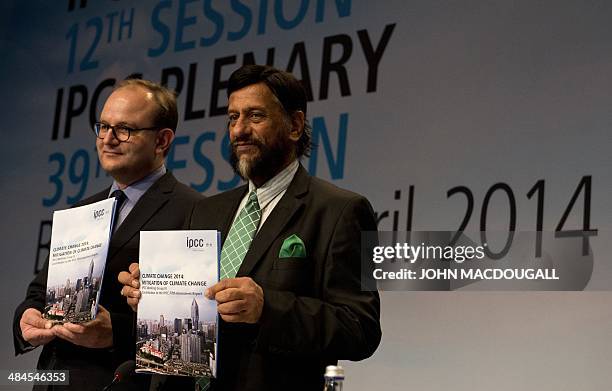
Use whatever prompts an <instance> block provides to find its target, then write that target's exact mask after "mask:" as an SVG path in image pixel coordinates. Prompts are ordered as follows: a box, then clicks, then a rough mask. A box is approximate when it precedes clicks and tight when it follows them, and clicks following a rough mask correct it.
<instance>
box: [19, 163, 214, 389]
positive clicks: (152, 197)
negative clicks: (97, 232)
mask: <svg viewBox="0 0 612 391" xmlns="http://www.w3.org/2000/svg"><path fill="white" fill-rule="evenodd" d="M108 192H109V189H106V190H104V191H102V192H100V193H98V194H96V195H94V196H92V197H90V198H87V199H85V200H83V201H81V202H79V203H78V204H77V205H76V206H79V205H86V204H90V203H93V202H97V201H100V200H103V199H105V198H107V197H108ZM201 199H203V197H202V195H200V194H199V193H197V192H196V191H194V190H193V189H191V188H189V187H187V186H185V185H183V184H182V183H179V182H178V181H177V180H176V179H175V178H174V176H173V175H172V174H171V173H170V172H167V173H166V174H165V175H163V176H162V177H161V178H159V179H158V180H157V181H156V182H155V183H154V184H153V185H152V186H151V187H150V188H149V189H148V190H147V192H146V193H145V194H143V195H142V197H141V198H140V199H139V200H138V202H137V203H136V205H135V206H134V208H133V209H132V210H131V212H130V214H129V215H128V216H127V217H126V218H125V220H124V221H123V223H122V224H121V225H120V226H119V227H118V228H117V230H116V231H115V233H114V234H113V236H112V238H111V241H110V245H109V250H108V258H107V261H106V269H105V271H104V277H103V283H102V290H101V294H100V305H102V306H103V307H104V308H106V309H107V310H108V311H109V312H110V316H111V322H112V327H113V348H112V349H89V348H83V347H80V346H76V345H74V344H71V343H69V342H67V341H64V340H61V339H59V338H56V339H54V340H53V341H52V342H50V343H49V344H47V345H45V346H44V347H43V351H42V352H41V355H40V357H39V360H38V368H39V369H58V370H59V369H64V370H65V369H68V370H70V384H71V387H70V389H74V390H100V389H102V388H103V387H104V386H105V385H107V384H108V383H109V382H110V381H111V380H112V378H113V373H114V370H115V369H116V368H117V366H118V365H119V364H121V363H122V362H123V361H126V360H133V359H134V358H135V348H136V346H135V344H136V341H135V333H134V323H135V314H134V312H133V311H132V309H131V308H130V307H129V306H128V305H127V302H126V300H125V297H123V296H121V294H120V292H121V287H122V286H121V284H119V282H118V281H117V276H118V274H119V272H121V271H124V270H128V267H129V265H130V263H132V262H137V261H138V247H139V241H140V235H139V232H140V231H141V230H149V231H155V230H170V229H185V228H187V222H188V221H189V216H190V214H191V212H192V209H193V207H194V205H195V204H196V202H197V201H199V200H201ZM47 268H48V260H47V262H46V263H45V265H44V267H43V269H42V270H41V271H40V273H38V274H37V275H36V277H35V278H34V280H33V281H32V282H31V283H30V285H29V286H28V290H27V294H26V299H25V300H24V301H23V302H22V303H21V304H20V305H19V306H18V307H17V309H16V310H15V317H14V320H13V337H14V344H15V354H20V353H24V352H25V351H27V350H28V347H29V346H30V345H29V344H28V343H27V342H26V341H25V340H24V339H23V337H22V335H21V328H20V327H19V320H20V319H21V316H22V314H23V312H24V311H25V310H26V309H28V308H36V309H38V310H40V311H41V312H42V311H43V309H44V305H45V291H46V285H47ZM113 389H114V388H113Z"/></svg>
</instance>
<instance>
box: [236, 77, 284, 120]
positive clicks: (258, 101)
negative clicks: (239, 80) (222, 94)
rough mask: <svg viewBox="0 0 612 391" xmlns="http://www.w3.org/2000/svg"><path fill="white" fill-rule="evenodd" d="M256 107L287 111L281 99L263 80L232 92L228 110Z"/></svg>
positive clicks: (243, 109) (245, 109)
mask: <svg viewBox="0 0 612 391" xmlns="http://www.w3.org/2000/svg"><path fill="white" fill-rule="evenodd" d="M254 109H266V110H280V111H282V112H283V113H284V112H285V109H284V108H283V105H282V104H281V102H280V100H279V99H278V98H277V97H276V95H274V92H273V91H272V90H271V89H270V88H269V87H268V86H267V85H266V84H265V83H263V82H259V83H255V84H250V85H248V86H245V87H242V88H241V89H239V90H236V91H234V92H232V93H231V94H230V96H229V100H228V112H236V111H247V110H254Z"/></svg>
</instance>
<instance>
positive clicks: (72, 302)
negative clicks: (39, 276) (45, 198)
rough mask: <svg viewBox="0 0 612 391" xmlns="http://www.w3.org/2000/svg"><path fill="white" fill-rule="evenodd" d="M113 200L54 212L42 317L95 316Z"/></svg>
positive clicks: (71, 318)
mask: <svg viewBox="0 0 612 391" xmlns="http://www.w3.org/2000/svg"><path fill="white" fill-rule="evenodd" d="M116 202H117V201H116V200H115V198H108V199H105V200H102V201H99V202H96V203H93V204H89V205H83V206H79V207H76V208H70V209H65V210H58V211H55V212H53V226H52V228H51V245H50V251H49V269H48V273H47V291H46V305H45V311H44V317H45V318H47V319H50V320H52V321H54V322H57V323H64V322H71V323H84V322H88V321H90V320H92V319H94V318H95V317H96V314H97V312H98V301H99V299H100V289H101V287H102V277H103V275H104V268H105V266H106V256H107V254H108V245H109V242H110V236H111V233H112V226H113V221H112V220H113V215H114V210H115V205H116Z"/></svg>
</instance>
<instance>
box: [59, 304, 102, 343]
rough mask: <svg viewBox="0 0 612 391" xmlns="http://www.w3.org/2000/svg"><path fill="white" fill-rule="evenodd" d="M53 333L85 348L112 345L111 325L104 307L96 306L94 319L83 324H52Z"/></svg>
mask: <svg viewBox="0 0 612 391" xmlns="http://www.w3.org/2000/svg"><path fill="white" fill-rule="evenodd" d="M52 330H54V331H55V335H56V336H58V337H59V338H62V339H65V340H66V341H68V342H72V343H73V344H75V345H79V346H84V347H86V348H110V347H112V346H113V327H112V325H111V318H110V314H109V312H108V311H107V310H106V308H104V307H102V306H101V305H100V306H98V314H97V315H96V319H94V320H91V321H89V322H87V323H83V324H74V323H64V324H63V325H57V326H54V327H53V329H52Z"/></svg>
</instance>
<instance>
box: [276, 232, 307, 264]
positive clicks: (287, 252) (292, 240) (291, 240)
mask: <svg viewBox="0 0 612 391" xmlns="http://www.w3.org/2000/svg"><path fill="white" fill-rule="evenodd" d="M278 257H279V258H306V246H304V242H302V239H300V237H299V236H297V235H296V234H293V235H291V236H289V237H288V238H287V239H285V241H284V242H283V245H282V246H281V249H280V252H279V253H278Z"/></svg>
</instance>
